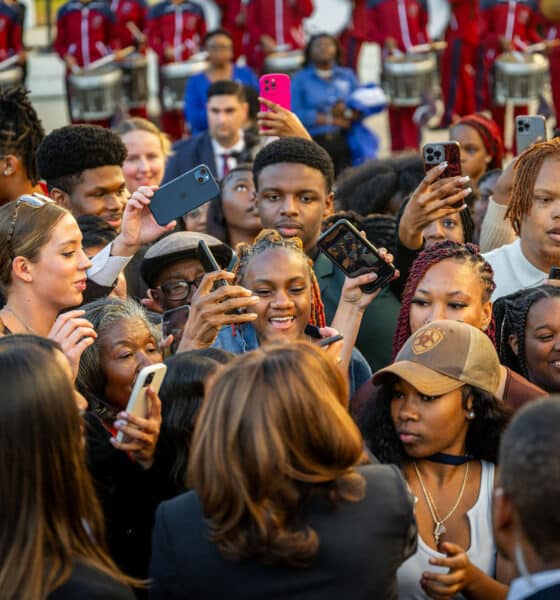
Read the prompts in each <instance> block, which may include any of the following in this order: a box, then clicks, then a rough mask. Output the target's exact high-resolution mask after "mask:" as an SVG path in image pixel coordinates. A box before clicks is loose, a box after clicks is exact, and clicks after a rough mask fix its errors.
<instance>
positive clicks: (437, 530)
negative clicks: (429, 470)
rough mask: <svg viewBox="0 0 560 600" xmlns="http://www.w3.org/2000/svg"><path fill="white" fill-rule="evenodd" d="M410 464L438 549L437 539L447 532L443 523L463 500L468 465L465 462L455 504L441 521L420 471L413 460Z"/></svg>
mask: <svg viewBox="0 0 560 600" xmlns="http://www.w3.org/2000/svg"><path fill="white" fill-rule="evenodd" d="M412 464H413V466H414V470H415V471H416V477H417V478H418V483H419V484H420V487H421V488H422V493H423V494H424V499H425V500H426V504H427V505H428V510H429V511H430V515H431V517H432V521H433V522H434V531H433V533H432V535H433V536H434V540H435V542H436V547H439V538H440V537H441V536H442V535H444V534H445V533H446V531H447V529H446V528H445V525H444V523H445V521H447V520H448V519H449V518H450V517H451V515H453V513H454V512H455V511H456V510H457V508H458V507H459V504H460V503H461V500H462V498H463V494H464V493H465V487H466V485H467V478H468V476H469V463H468V462H467V467H466V469H465V477H464V478H463V483H462V484H461V489H460V490H459V495H458V496H457V500H456V501H455V504H454V505H453V507H452V508H451V510H450V511H449V512H448V513H447V514H446V515H445V517H443V519H441V518H440V516H439V514H438V511H437V508H436V503H435V502H434V499H433V498H432V495H431V494H430V491H429V490H428V488H427V487H426V486H425V485H424V480H423V479H422V475H420V469H418V465H417V464H416V461H415V460H414V459H413V460H412Z"/></svg>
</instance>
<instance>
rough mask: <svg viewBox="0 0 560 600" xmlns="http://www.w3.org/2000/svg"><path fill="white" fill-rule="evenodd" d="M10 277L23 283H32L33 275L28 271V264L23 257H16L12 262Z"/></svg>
mask: <svg viewBox="0 0 560 600" xmlns="http://www.w3.org/2000/svg"><path fill="white" fill-rule="evenodd" d="M12 277H15V278H17V279H19V280H20V281H23V282H25V283H31V282H32V281H33V275H32V273H31V269H30V263H29V260H28V259H27V258H25V257H24V256H16V257H15V258H14V260H13V261H12Z"/></svg>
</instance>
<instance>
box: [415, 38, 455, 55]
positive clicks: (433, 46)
mask: <svg viewBox="0 0 560 600" xmlns="http://www.w3.org/2000/svg"><path fill="white" fill-rule="evenodd" d="M445 48H447V42H444V41H440V42H431V43H429V44H418V45H416V46H411V47H410V48H409V49H408V54H423V53H425V52H430V51H435V50H445Z"/></svg>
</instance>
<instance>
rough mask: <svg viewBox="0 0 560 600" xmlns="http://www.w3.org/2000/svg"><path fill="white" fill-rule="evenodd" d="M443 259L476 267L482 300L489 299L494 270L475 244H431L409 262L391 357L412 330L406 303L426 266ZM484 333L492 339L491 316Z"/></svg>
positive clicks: (409, 299)
mask: <svg viewBox="0 0 560 600" xmlns="http://www.w3.org/2000/svg"><path fill="white" fill-rule="evenodd" d="M447 258H452V259H454V260H456V261H457V262H469V263H470V264H471V265H472V267H473V270H476V272H477V274H478V276H479V278H480V283H481V286H482V290H483V301H487V300H490V297H491V296H492V292H493V291H494V290H495V289H496V284H495V282H494V271H493V270H492V267H491V266H490V264H489V263H487V262H486V261H485V260H484V258H483V256H482V255H481V254H480V253H479V251H478V246H475V245H474V244H457V243H456V242H451V241H449V240H448V241H445V242H441V243H439V244H434V245H433V246H430V247H429V248H426V249H425V250H423V251H422V252H421V253H420V254H419V255H418V258H417V259H416V260H415V261H414V262H413V263H412V267H411V269H410V273H409V274H408V279H407V280H406V285H405V288H404V292H403V295H402V304H401V310H400V312H399V318H398V320H397V328H396V330H395V335H394V337H393V354H392V358H393V360H394V359H395V357H396V356H397V354H398V352H399V350H400V349H401V348H402V347H403V346H404V343H405V342H406V340H407V339H408V338H409V337H410V335H411V333H412V332H411V331H410V304H411V302H412V298H414V294H415V293H416V288H417V287H418V284H419V283H420V280H421V279H422V277H424V275H425V274H426V272H427V271H428V269H430V267H432V266H433V265H435V264H437V263H439V262H441V261H442V260H445V259H447ZM486 334H487V335H488V337H489V338H490V339H491V340H492V342H494V341H495V326H494V320H493V319H492V321H491V323H490V325H489V327H488V329H487V330H486Z"/></svg>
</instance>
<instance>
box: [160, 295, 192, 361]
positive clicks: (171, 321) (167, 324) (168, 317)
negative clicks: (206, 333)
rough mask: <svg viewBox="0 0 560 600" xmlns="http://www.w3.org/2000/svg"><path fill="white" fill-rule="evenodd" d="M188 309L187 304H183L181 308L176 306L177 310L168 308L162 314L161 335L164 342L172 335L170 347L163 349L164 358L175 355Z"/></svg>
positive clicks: (187, 316)
mask: <svg viewBox="0 0 560 600" xmlns="http://www.w3.org/2000/svg"><path fill="white" fill-rule="evenodd" d="M190 308H191V307H190V306H189V305H188V304H183V306H178V307H177V308H170V309H169V310H166V311H165V312H164V313H163V314H162V316H161V333H162V337H163V339H164V340H165V339H166V338H167V337H168V336H169V335H173V343H172V344H171V346H168V347H167V348H164V352H163V354H164V358H167V357H168V356H170V355H171V354H175V352H176V350H177V347H178V346H179V342H180V341H181V337H182V336H183V329H185V325H186V324H187V319H188V318H189V311H190Z"/></svg>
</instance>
